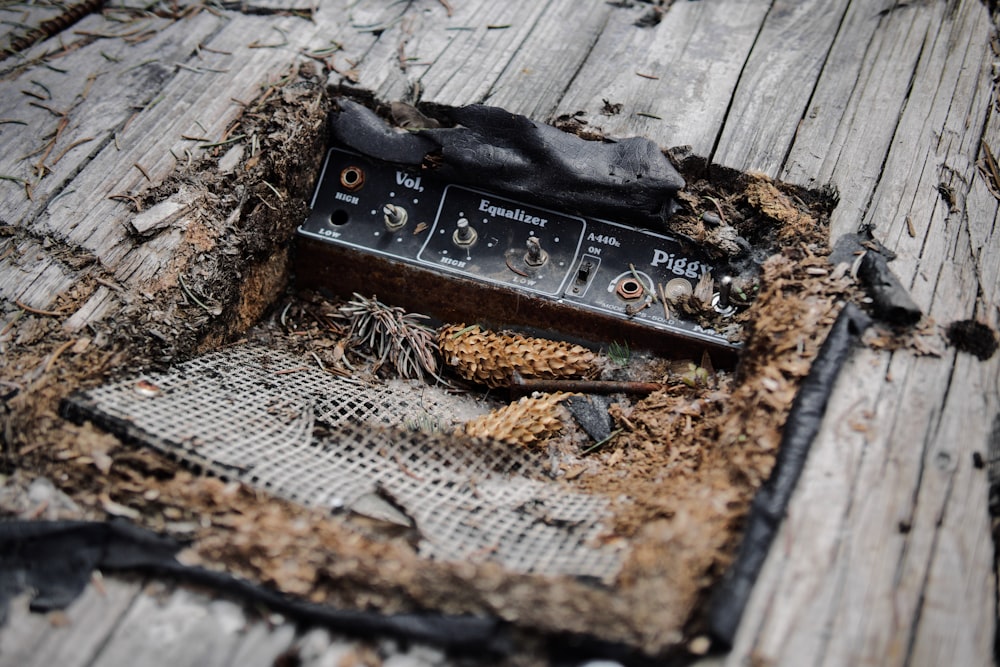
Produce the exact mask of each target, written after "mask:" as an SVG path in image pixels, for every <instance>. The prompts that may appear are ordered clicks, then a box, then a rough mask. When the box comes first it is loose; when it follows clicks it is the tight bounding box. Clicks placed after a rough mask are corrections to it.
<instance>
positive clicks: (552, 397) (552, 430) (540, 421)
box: [463, 391, 573, 447]
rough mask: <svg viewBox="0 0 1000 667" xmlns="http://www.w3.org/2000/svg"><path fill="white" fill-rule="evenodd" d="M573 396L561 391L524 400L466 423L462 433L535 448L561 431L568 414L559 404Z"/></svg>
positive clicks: (526, 397)
mask: <svg viewBox="0 0 1000 667" xmlns="http://www.w3.org/2000/svg"><path fill="white" fill-rule="evenodd" d="M572 395H573V394H570V393H567V392H565V391H560V392H557V393H554V394H536V395H535V396H531V397H528V396H525V397H524V398H522V399H521V400H519V401H518V402H517V403H511V404H510V405H507V406H505V407H502V408H500V409H498V410H494V411H493V412H490V413H489V414H485V415H482V416H481V417H476V418H475V419H473V420H471V421H469V422H466V424H465V426H464V427H463V430H464V432H465V434H466V435H469V436H472V437H475V438H490V439H493V440H500V441H502V442H509V443H511V444H515V445H523V446H526V447H528V446H531V445H536V444H538V443H540V442H543V441H545V440H547V439H549V438H551V437H552V436H554V435H556V434H557V433H559V432H560V431H562V429H563V420H564V419H567V418H568V417H569V414H568V412H567V411H566V409H565V408H563V407H562V406H561V405H560V404H561V403H562V402H563V401H564V400H566V399H567V398H569V397H570V396H572Z"/></svg>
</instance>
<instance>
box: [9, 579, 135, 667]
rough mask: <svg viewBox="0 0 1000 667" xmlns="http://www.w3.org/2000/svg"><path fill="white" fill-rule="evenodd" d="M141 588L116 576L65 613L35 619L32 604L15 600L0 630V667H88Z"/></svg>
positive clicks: (93, 587)
mask: <svg viewBox="0 0 1000 667" xmlns="http://www.w3.org/2000/svg"><path fill="white" fill-rule="evenodd" d="M140 588H141V585H140V584H139V583H136V582H133V581H126V580H123V579H118V578H114V577H109V578H107V579H104V580H103V581H102V583H101V585H100V586H99V587H98V586H96V585H94V584H91V585H89V586H87V588H86V589H85V590H84V592H83V594H82V595H81V596H80V597H79V598H77V600H76V601H74V602H73V604H72V605H70V607H69V608H68V609H67V610H66V611H65V612H62V613H57V614H55V615H52V616H50V615H46V614H32V613H31V612H29V611H28V600H27V597H26V596H21V597H19V598H17V599H15V600H14V601H13V604H12V608H11V610H10V612H9V619H8V621H7V623H6V624H5V625H4V626H3V627H0V667H49V666H51V665H60V666H61V667H85V666H86V665H89V664H91V660H93V658H94V656H95V655H96V654H97V653H98V651H99V650H100V648H101V645H102V644H103V643H104V642H105V641H106V640H107V638H108V636H109V635H110V634H111V632H112V631H113V630H114V628H115V626H116V625H117V623H118V621H119V620H120V619H121V618H122V617H123V615H124V614H125V613H126V612H127V610H128V609H129V607H130V606H131V605H132V604H134V602H135V600H136V597H137V596H138V595H139V591H140Z"/></svg>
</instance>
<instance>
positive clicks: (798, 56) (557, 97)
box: [0, 0, 1000, 666]
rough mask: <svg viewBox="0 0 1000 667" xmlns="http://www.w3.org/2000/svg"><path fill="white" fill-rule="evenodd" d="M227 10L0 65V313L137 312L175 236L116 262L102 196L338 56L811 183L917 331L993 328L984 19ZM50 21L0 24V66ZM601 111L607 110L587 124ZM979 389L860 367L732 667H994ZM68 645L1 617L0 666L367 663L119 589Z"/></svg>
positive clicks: (486, 8) (954, 367)
mask: <svg viewBox="0 0 1000 667" xmlns="http://www.w3.org/2000/svg"><path fill="white" fill-rule="evenodd" d="M119 4H120V3H118V2H112V3H108V5H109V7H110V6H119ZM126 4H127V3H126ZM135 4H140V3H135ZM181 4H188V3H181ZM195 4H197V3H195ZM231 4H232V5H233V6H234V7H236V6H237V5H239V6H240V7H242V11H241V9H240V8H238V7H236V8H229V9H217V8H215V7H213V8H212V10H211V11H208V10H207V9H205V10H203V11H192V12H190V13H187V14H184V15H182V16H180V17H175V18H167V17H157V16H150V17H149V18H147V19H143V21H144V22H145V23H144V24H142V25H140V24H138V23H136V22H135V21H130V22H129V23H122V22H121V21H120V20H115V19H116V13H115V12H112V11H107V12H105V13H104V14H103V15H102V14H100V13H91V14H87V15H85V16H84V17H83V18H82V19H81V20H79V22H77V23H75V24H73V25H70V26H66V27H65V28H64V29H63V30H62V31H61V32H58V31H57V32H53V34H52V35H51V36H49V37H47V39H44V40H42V41H39V42H37V43H35V44H34V45H32V46H30V47H28V48H27V49H25V50H24V51H22V52H20V53H17V54H16V55H10V56H8V57H7V58H6V59H5V60H4V61H2V62H0V70H2V71H3V72H4V74H3V75H2V77H0V123H2V124H0V146H2V147H3V150H2V151H0V176H2V180H0V224H2V225H6V226H10V227H13V228H16V229H17V230H19V231H18V232H16V233H14V232H11V233H10V234H9V235H8V236H6V237H3V238H0V298H2V299H3V300H5V301H7V302H8V303H9V302H13V301H14V300H17V301H20V302H21V303H22V304H25V305H27V306H29V307H32V308H36V309H43V310H47V309H53V308H54V307H55V304H56V302H57V300H58V299H59V298H60V296H61V295H62V296H65V294H66V293H69V292H70V291H72V290H74V289H76V288H77V286H78V284H79V283H80V281H81V280H82V278H83V277H84V276H87V275H90V276H93V271H94V266H95V260H96V266H99V267H100V275H98V276H97V277H99V278H100V279H101V282H100V284H98V285H96V286H95V287H94V289H93V290H92V292H90V293H89V296H88V298H87V299H86V300H85V301H84V303H83V306H82V307H80V308H79V309H78V310H77V311H76V312H75V313H74V314H72V315H71V316H70V317H68V318H67V319H66V321H65V323H64V326H65V327H66V328H67V329H69V330H74V331H81V330H83V329H84V327H85V326H86V325H87V323H88V322H94V321H98V320H100V319H102V318H106V317H109V316H110V315H111V314H112V313H113V312H114V311H115V309H116V308H117V307H118V306H119V303H120V302H119V301H118V300H117V297H116V294H117V293H118V291H120V290H127V291H133V292H135V293H142V292H143V291H144V290H147V289H151V288H150V286H151V285H153V284H154V283H155V281H156V279H157V274H158V272H159V271H161V270H162V269H163V268H164V267H165V266H166V265H167V264H169V263H170V261H171V259H172V255H171V253H172V251H173V248H175V247H177V246H178V244H179V243H180V238H179V235H174V234H162V235H160V236H158V237H157V238H156V239H155V240H154V241H152V242H149V243H138V242H136V240H135V239H134V238H133V236H132V235H130V234H129V233H128V232H127V230H126V224H125V221H126V219H127V217H128V216H129V215H130V213H131V209H130V208H129V207H128V206H127V205H126V204H125V203H123V202H122V201H116V200H111V199H109V198H108V197H109V195H111V194H114V193H124V194H133V193H136V192H139V191H141V190H143V189H145V188H148V187H151V186H153V185H155V184H156V183H158V182H160V181H161V180H163V179H164V178H165V177H166V176H167V175H168V174H169V173H170V172H171V170H172V169H173V168H174V167H175V165H176V164H177V163H178V160H180V159H183V156H184V155H185V150H186V149H190V148H191V147H192V142H191V141H189V140H185V139H184V138H183V137H182V135H189V136H191V135H194V136H206V137H210V138H213V139H214V138H218V137H222V136H223V133H224V132H225V130H226V128H227V127H228V126H229V125H230V123H231V121H232V119H233V118H234V117H235V115H236V114H237V112H238V111H239V108H240V105H239V102H238V101H234V100H247V99H250V98H251V97H253V95H254V94H255V89H256V87H257V86H258V85H259V84H260V82H261V81H262V80H265V79H267V78H268V77H272V78H276V77H278V76H279V75H280V74H281V73H282V72H283V71H286V70H287V68H288V66H289V64H291V63H293V62H296V61H298V60H301V59H309V58H308V56H304V55H303V52H311V53H313V54H315V53H324V54H325V51H324V50H326V49H330V47H331V46H333V45H335V44H336V45H339V46H340V47H341V48H340V49H339V50H337V51H335V52H333V55H332V58H333V63H334V65H335V66H336V68H337V70H338V71H337V72H334V73H332V75H331V83H335V84H337V83H349V84H350V85H354V86H356V87H358V88H360V89H365V90H370V91H373V92H374V94H375V95H376V96H378V97H380V98H383V99H387V100H388V99H397V98H404V99H413V96H414V93H415V92H419V95H420V98H421V99H422V100H423V101H425V102H431V103H440V104H445V105H462V104H467V103H472V102H486V103H489V104H495V105H500V106H504V107H506V108H508V109H510V110H511V111H514V112H519V113H524V114H527V115H529V116H531V117H533V118H537V119H542V120H547V119H550V118H553V117H555V116H557V115H559V114H576V113H578V112H581V111H582V112H583V116H582V117H583V118H585V119H586V120H587V121H588V122H589V123H591V124H592V125H594V126H597V127H600V128H602V129H603V130H604V131H605V132H606V133H607V134H609V135H612V136H628V135H642V136H647V137H650V138H652V139H653V140H655V141H657V142H658V143H659V144H660V145H662V146H664V147H669V146H677V145H684V144H688V145H690V146H691V147H692V150H693V152H694V153H695V154H697V155H703V156H709V157H710V158H711V159H712V160H713V161H714V162H716V163H718V164H721V165H725V166H728V167H733V168H736V169H741V170H754V171H760V172H764V173H766V174H768V175H770V176H773V177H776V178H779V179H782V180H786V181H789V182H792V183H795V184H801V185H807V186H811V187H818V186H821V185H823V184H826V183H832V184H834V185H835V186H836V187H837V188H838V189H839V192H840V204H839V206H838V207H837V209H836V211H835V213H834V216H833V220H832V227H833V235H834V237H836V236H838V235H839V234H842V233H845V232H851V231H855V230H856V229H857V228H858V226H859V225H861V224H871V225H874V227H875V236H876V237H877V238H878V239H879V240H880V241H882V242H883V243H885V244H886V245H887V246H888V247H889V248H890V249H892V250H894V251H895V252H896V253H897V254H898V259H897V260H896V261H895V262H893V264H892V266H893V268H894V270H895V272H896V273H897V275H898V276H899V277H900V278H901V279H902V282H903V283H904V285H907V286H908V287H909V288H910V289H911V291H912V295H913V298H914V299H915V300H916V302H917V303H918V304H919V305H920V306H921V307H922V308H923V309H924V311H925V312H926V313H928V314H929V316H930V317H932V318H933V319H934V320H935V321H936V322H937V323H939V324H942V325H946V324H948V323H950V322H952V321H955V320H961V319H967V318H976V319H979V320H981V321H983V322H985V323H988V324H989V325H991V326H993V327H996V326H997V324H998V319H1000V310H998V308H1000V293H998V289H1000V254H998V253H997V249H998V247H1000V246H998V242H997V239H996V235H997V234H998V233H1000V229H998V227H997V215H998V200H997V198H996V196H994V194H993V193H992V192H991V190H990V186H989V183H988V181H987V179H986V178H984V176H983V174H982V173H981V172H980V170H979V167H978V166H977V163H978V162H979V161H981V160H982V159H983V156H984V148H983V147H984V146H985V145H988V146H990V147H992V148H993V151H994V152H995V153H997V152H1000V113H997V103H998V101H997V90H996V85H995V83H994V76H995V75H996V71H997V69H996V68H997V65H998V64H1000V47H998V43H997V36H996V35H997V32H996V27H995V23H994V20H993V19H992V17H991V16H990V12H989V9H988V6H987V3H985V2H981V1H980V0H915V1H911V2H899V1H898V0H700V1H697V2H695V1H688V0H676V1H674V2H672V3H671V2H666V3H664V4H665V5H667V6H668V7H667V8H666V9H665V11H664V12H663V13H662V17H661V18H662V20H660V21H659V23H658V24H656V25H654V26H651V27H637V26H636V25H635V23H636V20H637V19H638V18H639V17H640V16H642V15H645V14H647V13H649V12H651V11H653V10H652V9H651V8H650V6H649V5H648V4H645V3H634V7H621V6H618V5H621V4H633V3H615V4H612V3H607V2H598V1H592V2H578V1H577V0H545V1H542V2H539V1H536V0H512V1H511V2H503V3H500V2H489V1H486V0H451V1H450V3H449V2H443V1H441V2H437V1H434V0H413V1H407V2H403V1H397V2H390V1H389V0H377V1H369V2H345V1H344V0H336V1H331V2H323V3H315V4H316V5H317V6H318V8H314V7H313V4H314V3H311V2H295V1H293V0H288V1H287V2H285V1H282V0H258V1H256V2H254V1H253V0H251V1H250V2H247V3H231ZM224 5H225V6H226V7H229V6H230V3H224ZM283 9H298V10H302V11H301V12H300V13H299V14H296V13H295V12H287V11H280V10H283ZM452 10H453V11H452ZM57 14H59V11H58V10H56V9H53V8H51V7H44V6H34V5H31V4H24V5H20V4H14V5H11V4H9V3H3V6H2V7H0V20H2V21H3V22H2V23H0V43H2V44H3V45H4V46H7V47H9V46H10V45H12V44H14V43H15V39H14V38H15V37H16V36H18V35H20V34H22V33H23V32H24V29H23V27H20V26H22V24H29V25H39V24H40V22H42V21H45V20H47V19H49V18H51V17H52V16H54V15H57ZM141 31H150V35H149V38H148V39H142V40H137V39H135V37H136V35H139V34H142V33H141ZM4 33H6V34H4ZM60 45H62V46H63V47H65V49H64V50H63V51H62V53H61V54H60V55H59V56H58V57H55V56H52V55H51V54H52V53H53V52H57V51H60V50H61V47H60ZM260 46H267V47H269V48H256V47H260ZM46 54H50V55H48V56H46ZM348 79H353V81H349V80H348ZM163 99H168V100H170V101H171V103H170V104H169V105H164V104H158V102H159V101H160V100H163ZM605 100H607V101H608V102H611V103H614V104H621V105H622V110H621V112H620V113H617V114H614V115H607V114H606V113H605V112H604V108H605ZM53 133H55V134H53ZM53 137H54V138H55V141H54V142H52V138H53ZM50 143H51V145H49V144H50ZM25 156H32V157H28V158H25ZM39 164H44V165H45V170H46V172H47V173H46V175H45V177H44V178H41V179H39V178H38V174H39V173H40V172H39V168H38V167H37V165H39ZM26 188H30V191H31V192H30V194H31V196H30V197H28V196H26ZM942 191H944V192H952V193H953V195H954V196H953V201H952V202H949V201H947V200H946V198H945V197H944V196H943V195H942ZM12 248H13V250H12ZM991 248H992V249H993V250H991ZM74 258H76V259H77V260H79V261H73V260H74ZM8 315H9V312H8ZM8 315H5V317H7V316H8ZM998 370H1000V358H998V357H996V356H994V357H993V358H991V359H989V360H987V361H980V360H979V359H977V358H975V357H973V356H972V355H969V354H965V353H957V352H956V351H955V350H953V349H951V348H946V349H944V350H943V354H942V355H941V356H937V357H935V356H919V355H917V354H915V353H914V351H912V350H902V351H897V352H889V351H878V350H874V349H862V350H859V351H857V352H856V353H855V354H854V355H853V357H852V358H851V360H850V362H849V363H848V365H847V367H846V369H845V371H844V373H843V374H842V376H841V379H840V381H839V383H838V386H837V389H836V391H835V394H834V396H833V398H832V401H831V404H830V407H829V410H828V413H827V416H826V420H825V423H824V427H823V430H822V432H821V434H820V436H819V438H818V439H817V441H816V442H815V444H814V447H813V450H812V454H811V456H810V458H809V462H808V464H807V467H806V469H805V472H804V474H803V477H802V479H801V481H800V483H799V487H798V490H797V492H796V494H795V496H794V498H793V500H792V503H791V507H790V509H789V513H788V517H787V519H786V521H785V522H784V524H783V526H782V528H781V532H780V533H779V535H778V538H777V540H776V542H775V544H774V546H773V548H772V550H771V553H770V556H769V558H768V560H767V563H766V565H765V568H764V571H763V573H762V576H761V578H760V580H759V581H758V583H757V586H756V587H755V589H754V593H753V597H752V600H751V603H750V605H749V607H748V609H747V613H746V616H745V617H744V621H743V624H742V626H741V630H740V633H739V636H738V638H737V642H736V645H735V648H734V649H733V651H732V652H731V653H730V655H729V656H728V657H727V658H726V659H725V663H726V664H730V665H744V664H755V665H938V664H954V665H986V664H991V663H993V644H994V633H995V625H996V599H997V584H996V577H995V572H994V567H993V554H994V546H993V542H992V539H991V534H990V530H991V522H990V516H989V512H988V509H987V500H988V482H987V470H986V469H982V468H981V467H980V468H977V467H976V466H974V464H973V455H974V454H975V453H979V454H981V455H982V456H983V457H984V458H986V459H990V458H991V457H995V456H996V455H997V452H998V451H1000V444H998V442H997V430H996V427H995V424H997V423H1000V422H997V415H998V414H1000V391H998V386H997V377H998ZM67 617H68V619H69V620H70V621H71V622H70V623H69V625H67V626H65V627H56V625H63V624H62V623H57V624H53V623H52V622H50V619H45V618H41V617H32V616H30V615H28V614H27V613H26V612H25V611H24V610H23V608H22V609H20V610H15V611H14V613H13V617H12V619H11V621H10V622H9V623H8V625H7V626H5V627H4V628H3V629H0V664H2V665H35V664H37V665H43V664H63V665H115V664H122V663H124V662H129V663H133V664H147V665H154V664H162V665H171V666H179V665H182V664H200V665H225V664H234V665H235V664H241V665H242V664H258V663H259V664H271V663H272V662H273V660H274V658H275V656H277V655H279V654H280V653H282V652H283V651H285V650H286V649H288V648H289V647H290V646H291V645H292V644H293V643H294V642H312V644H309V646H310V647H312V648H310V649H309V650H310V651H313V653H314V654H315V657H314V658H311V659H310V660H312V659H314V660H315V662H310V661H309V660H306V661H305V663H304V664H335V662H336V660H338V659H339V658H338V657H336V656H338V655H340V654H339V653H337V651H343V652H345V654H346V652H347V651H355V652H357V654H358V656H356V657H357V661H358V662H362V661H363V660H364V656H362V655H361V653H363V651H364V650H365V649H364V648H363V647H361V645H357V646H355V647H353V648H349V647H348V648H345V647H344V646H342V645H341V644H337V643H336V642H334V643H333V644H331V643H330V640H329V638H326V637H318V636H317V635H316V634H315V633H314V634H310V635H307V636H306V637H304V638H303V637H298V638H296V635H295V632H294V630H293V628H292V627H291V626H289V625H287V624H284V623H280V622H279V623H277V624H275V625H267V624H265V623H251V624H249V625H246V624H245V619H244V616H243V612H242V611H241V610H240V609H238V608H237V607H235V606H234V605H232V604H230V603H228V602H222V601H215V602H210V601H209V600H208V598H204V597H201V596H199V595H198V594H193V593H190V592H188V591H186V590H177V591H174V592H171V591H167V592H166V593H163V594H162V595H157V596H152V595H150V594H148V593H144V592H141V585H140V584H139V583H136V582H131V581H124V580H118V579H108V580H106V581H105V582H104V584H103V587H101V588H98V587H95V586H91V587H90V589H88V592H87V593H86V595H85V596H84V597H83V598H82V599H81V600H79V601H78V602H77V603H76V605H75V606H74V607H73V608H72V609H71V610H70V611H69V612H68V614H67ZM56 620H62V619H61V618H60V619H56ZM324 642H325V644H324ZM195 645H197V646H198V647H199V648H198V650H197V651H196V652H193V651H192V646H195ZM338 647H339V648H338ZM303 655H305V653H303ZM309 655H313V654H309ZM324 655H325V656H326V657H324ZM331 656H332V657H331ZM411 658H413V660H418V657H414V656H411ZM419 660H421V661H423V662H414V663H412V664H424V663H427V664H438V663H440V661H441V660H442V658H441V656H440V655H438V654H435V653H433V651H430V652H428V653H426V654H421V656H420V657H419ZM336 664H352V663H347V662H341V663H336ZM400 664H402V663H400Z"/></svg>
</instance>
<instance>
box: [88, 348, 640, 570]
mask: <svg viewBox="0 0 1000 667" xmlns="http://www.w3.org/2000/svg"><path fill="white" fill-rule="evenodd" d="M415 397H416V398H415ZM72 402H73V404H74V406H75V408H76V409H78V410H80V411H81V412H82V413H84V414H85V415H86V416H87V417H88V418H91V419H93V420H94V421H95V422H97V423H99V424H103V425H104V426H106V427H107V428H109V429H110V430H112V431H115V432H117V433H119V434H121V435H126V436H129V437H132V438H134V439H137V440H139V441H140V442H143V443H146V444H148V445H150V446H152V447H154V448H156V449H158V450H160V451H162V452H164V453H166V454H169V455H171V456H175V457H177V458H179V459H180V460H181V461H184V462H186V463H189V464H193V465H196V466H199V467H201V468H204V469H206V470H208V471H210V472H212V473H214V474H217V475H220V476H222V477H225V478H228V479H239V480H241V481H244V482H246V483H248V484H250V485H252V486H256V487H259V488H264V489H267V490H268V491H270V492H272V493H274V494H275V495H277V496H279V497H283V498H286V499H288V500H292V501H295V502H298V503H301V504H303V505H306V506H310V507H320V508H326V509H329V510H332V511H349V510H351V509H352V507H355V506H356V505H357V504H358V503H360V502H361V501H362V500H363V499H365V498H371V497H372V496H373V495H374V496H376V497H378V498H381V499H382V500H383V501H385V502H389V503H390V504H391V505H392V506H393V507H394V508H396V509H398V510H401V511H402V512H403V513H404V514H405V515H406V517H408V518H409V519H410V520H411V521H412V523H413V524H414V525H415V526H416V528H417V530H418V531H419V534H420V541H419V547H418V548H419V552H420V554H421V556H424V557H427V558H432V559H437V560H445V561H479V560H490V561H495V562H497V563H499V564H501V565H502V566H504V567H505V568H507V569H510V570H512V571H515V572H522V573H535V574H545V575H558V574H564V575H575V576H587V577H594V578H597V579H601V580H604V581H610V580H612V579H613V578H614V576H615V575H616V574H617V572H618V570H619V569H620V567H621V563H622V560H623V557H624V555H625V554H624V553H623V550H622V547H620V546H602V545H600V544H599V540H598V538H599V536H600V535H601V533H602V532H603V528H602V525H601V520H602V519H606V518H608V516H609V508H608V501H607V499H606V498H603V497H598V496H591V495H587V494H583V493H580V492H576V491H573V490H571V489H569V488H568V487H567V485H566V484H564V483H561V482H558V481H555V480H553V479H552V478H550V477H549V476H548V475H547V470H548V469H549V467H550V466H549V464H548V461H547V460H546V459H544V458H543V457H541V456H538V455H535V454H533V453H531V452H528V451H525V450H521V449H516V448H510V447H508V446H503V445H498V444H495V443H487V442H479V441H470V440H468V439H464V438H459V437H456V436H451V435H447V434H442V433H428V432H424V431H422V430H416V429H413V428H412V426H413V425H415V424H438V423H441V424H448V423H450V422H452V421H453V417H454V408H453V407H452V406H451V405H450V404H449V402H448V401H447V400H445V399H444V398H443V397H442V396H441V395H440V394H438V393H437V392H434V391H432V390H431V389H430V388H425V390H424V391H422V392H416V393H415V392H414V391H413V390H412V389H404V388H401V387H400V386H398V385H395V386H394V385H392V384H369V383H364V382H360V381H358V380H354V379H348V378H340V377H336V376H334V375H331V374H329V373H325V372H323V371H321V370H319V369H316V368H314V367H311V366H308V365H306V364H305V363H304V362H303V360H302V359H300V358H297V357H295V356H293V355H291V354H288V353H285V352H280V351H274V350H270V349H267V348H263V347H256V346H249V345H247V346H239V347H233V348H229V349H226V350H223V351H220V352H216V353H212V354H209V355H206V356H203V357H200V358H198V359H194V360H192V361H189V362H187V363H184V364H179V365H177V366H175V367H174V368H172V369H171V370H170V371H169V372H166V373H162V374H155V375H146V376H143V377H140V378H134V379H130V380H127V381H123V382H119V383H116V384H110V385H106V386H103V387H99V388H97V389H93V390H90V391H87V392H84V393H81V394H78V395H77V396H75V397H74V398H73V399H72Z"/></svg>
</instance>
